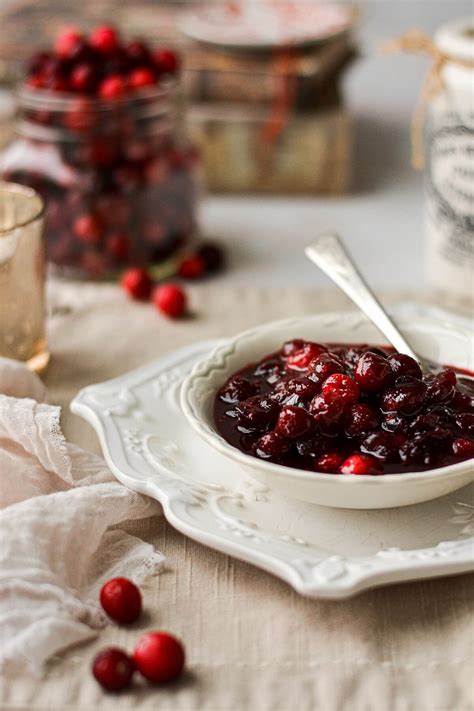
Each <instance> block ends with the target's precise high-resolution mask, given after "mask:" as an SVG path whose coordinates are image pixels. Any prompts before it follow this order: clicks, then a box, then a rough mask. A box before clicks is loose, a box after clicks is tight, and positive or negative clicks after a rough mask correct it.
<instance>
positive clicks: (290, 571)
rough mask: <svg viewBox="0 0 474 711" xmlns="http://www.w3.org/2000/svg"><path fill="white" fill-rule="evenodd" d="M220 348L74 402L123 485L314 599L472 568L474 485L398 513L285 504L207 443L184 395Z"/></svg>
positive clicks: (191, 352)
mask: <svg viewBox="0 0 474 711" xmlns="http://www.w3.org/2000/svg"><path fill="white" fill-rule="evenodd" d="M217 344H218V342H216V341H213V342H205V343H198V344H194V345H192V346H189V347H187V348H184V349H181V350H179V351H178V352H176V353H174V354H172V355H169V356H166V357H165V358H161V359H160V360H157V361H155V362H153V363H151V364H150V365H148V366H146V367H144V368H140V369H139V370H136V371H133V372H131V373H128V374H126V375H124V376H122V377H120V378H117V379H115V380H111V381H108V382H106V383H101V384H98V385H91V386H89V387H87V388H85V389H84V390H82V391H81V392H80V393H79V394H78V395H77V397H76V398H75V399H74V401H73V402H72V404H71V409H72V411H73V412H74V413H76V414H78V415H80V416H81V417H83V418H84V419H86V420H87V421H88V422H89V423H90V424H91V425H92V426H93V427H94V429H95V430H96V432H97V434H98V435H99V438H100V442H101V445H102V449H103V451H104V455H105V458H106V460H107V462H108V464H109V466H110V468H111V470H112V471H113V473H114V474H115V476H116V477H117V479H119V481H121V482H122V483H123V484H124V485H125V486H128V487H130V488H131V489H134V490H135V491H139V492H141V493H144V494H148V495H149V496H152V497H154V498H156V499H158V500H159V501H160V502H161V504H162V506H163V510H164V514H165V516H166V518H167V519H168V521H169V522H170V523H171V525H173V526H174V527H175V528H176V529H177V530H179V531H181V532H182V533H184V534H185V535H187V536H189V537H190V538H193V539H194V540H196V541H199V542H200V543H203V544H205V545H208V546H210V547H211V548H215V549H216V550H219V551H222V552H223V553H227V554H229V555H232V556H235V557H236V558H240V559H241V560H244V561H247V562H248V563H252V564H254V565H256V566H258V567H260V568H262V569H264V570H266V571H268V572H270V573H273V574H274V575H277V576H278V577H280V578H282V579H283V580H285V581H286V582H287V583H289V584H290V585H291V586H292V587H293V588H294V589H295V590H296V591H297V592H299V593H301V594H303V595H308V596H310V597H326V598H342V597H347V596H349V595H352V594H354V593H357V592H359V591H361V590H364V589H366V588H369V587H374V586H376V585H382V584H387V583H392V582H400V581H404V580H415V579H419V578H428V577H434V576H439V575H451V574H455V573H463V572H467V571H469V570H472V567H473V566H472V564H473V552H474V538H473V537H472V534H473V533H474V506H473V486H472V485H470V486H469V487H465V488H464V489H461V490H459V491H457V492H454V493H452V494H450V495H448V496H445V497H443V498H440V499H437V500H435V501H430V502H427V503H424V504H418V505H415V506H409V507H404V508H399V509H389V510H380V511H368V510H366V511H352V510H342V509H331V508H327V507H322V506H317V505H315V504H308V503H303V502H300V501H297V500H294V499H289V498H284V497H282V496H279V495H278V494H277V493H275V492H273V491H270V490H268V489H267V488H266V487H265V486H263V485H260V484H258V483H257V482H255V480H253V479H250V478H247V476H246V475H245V474H244V472H243V470H242V469H241V468H240V467H239V465H238V464H236V463H235V462H232V461H228V460H226V459H225V458H224V457H223V456H222V454H220V453H219V452H217V451H215V450H214V449H212V448H211V447H209V445H207V444H206V443H205V442H204V441H203V440H201V439H200V437H199V436H198V435H197V434H196V433H195V432H194V431H193V430H192V429H191V428H190V427H189V425H188V424H187V422H186V420H185V418H184V415H183V414H182V412H181V409H180V405H179V394H180V388H181V383H182V381H183V378H184V377H185V376H186V375H187V374H188V373H189V372H190V370H191V369H192V367H193V366H194V364H195V363H196V362H197V361H198V360H200V359H202V357H203V355H204V354H205V353H208V352H210V350H211V348H213V347H215V346H216V345H217Z"/></svg>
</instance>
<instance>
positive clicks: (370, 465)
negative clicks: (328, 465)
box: [340, 454, 381, 474]
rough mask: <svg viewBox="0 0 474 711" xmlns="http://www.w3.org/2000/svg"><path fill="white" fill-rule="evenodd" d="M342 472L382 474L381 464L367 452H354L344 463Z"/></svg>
mask: <svg viewBox="0 0 474 711" xmlns="http://www.w3.org/2000/svg"><path fill="white" fill-rule="evenodd" d="M340 472H341V474H380V472H381V466H380V464H379V463H378V462H377V460H376V459H374V458H373V457H370V456H368V455H366V454H353V455H352V456H351V457H348V458H347V459H346V461H345V462H343V463H342V465H341V469H340Z"/></svg>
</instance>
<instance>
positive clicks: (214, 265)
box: [197, 242, 225, 272]
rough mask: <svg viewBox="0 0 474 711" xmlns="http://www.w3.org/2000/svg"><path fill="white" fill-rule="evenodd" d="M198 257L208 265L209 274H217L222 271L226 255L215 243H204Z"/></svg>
mask: <svg viewBox="0 0 474 711" xmlns="http://www.w3.org/2000/svg"><path fill="white" fill-rule="evenodd" d="M197 256H198V257H200V258H201V259H202V260H203V262H204V264H205V265H206V271H207V272H217V271H219V269H222V268H223V266H224V264H225V255H224V251H223V249H222V247H220V246H219V245H218V244H215V243H214V242H204V243H203V244H201V246H200V247H199V249H198V251H197Z"/></svg>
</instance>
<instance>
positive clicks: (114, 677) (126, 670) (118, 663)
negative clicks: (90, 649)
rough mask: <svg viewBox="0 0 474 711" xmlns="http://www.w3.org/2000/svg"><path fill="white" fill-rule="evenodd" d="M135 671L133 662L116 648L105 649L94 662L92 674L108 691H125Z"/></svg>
mask: <svg viewBox="0 0 474 711" xmlns="http://www.w3.org/2000/svg"><path fill="white" fill-rule="evenodd" d="M134 671H135V664H134V662H133V660H132V659H130V657H129V656H128V654H126V653H125V652H123V651H122V650H121V649H117V648H116V647H108V648H107V649H103V650H102V652H99V654H97V656H96V657H95V658H94V661H93V662H92V673H93V675H94V677H95V678H96V680H97V681H98V682H99V684H100V685H101V686H102V688H103V689H105V690H106V691H120V690H121V689H125V688H126V687H127V686H129V684H130V682H131V680H132V676H133V673H134Z"/></svg>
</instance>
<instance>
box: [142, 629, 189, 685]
mask: <svg viewBox="0 0 474 711" xmlns="http://www.w3.org/2000/svg"><path fill="white" fill-rule="evenodd" d="M184 660H185V654H184V648H183V645H182V644H181V642H180V641H179V640H178V639H176V637H173V635H171V634H168V633H167V632H147V633H146V634H144V635H142V636H141V637H140V638H139V640H138V642H137V645H136V647H135V649H134V652H133V661H134V662H135V664H136V667H137V669H138V671H139V672H140V674H142V675H143V676H144V677H145V679H148V681H151V682H155V683H162V682H166V681H171V680H172V679H175V678H176V677H177V676H179V674H180V673H181V671H182V669H183V667H184Z"/></svg>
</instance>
